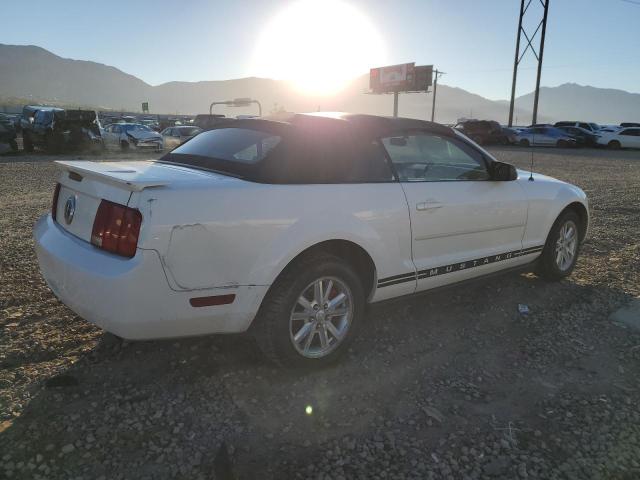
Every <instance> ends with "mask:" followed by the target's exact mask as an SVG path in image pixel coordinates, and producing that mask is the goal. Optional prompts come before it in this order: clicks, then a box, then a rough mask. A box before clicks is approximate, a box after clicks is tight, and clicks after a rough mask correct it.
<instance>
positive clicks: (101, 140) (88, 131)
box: [0, 105, 202, 153]
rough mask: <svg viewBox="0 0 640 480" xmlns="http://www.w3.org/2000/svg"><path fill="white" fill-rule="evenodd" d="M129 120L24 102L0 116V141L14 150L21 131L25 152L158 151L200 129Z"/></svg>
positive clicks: (189, 136)
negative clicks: (108, 120) (18, 111)
mask: <svg viewBox="0 0 640 480" xmlns="http://www.w3.org/2000/svg"><path fill="white" fill-rule="evenodd" d="M131 120H133V121H130V122H127V121H122V120H120V121H119V122H118V123H113V124H110V125H104V126H103V125H101V123H100V119H99V118H98V115H97V114H96V112H95V111H93V110H81V109H63V108H58V107H49V106H34V105H27V106H25V107H24V108H23V111H22V115H20V116H19V117H18V118H17V119H14V118H11V117H10V116H8V115H2V116H1V117H0V143H3V144H6V145H7V147H8V149H10V150H12V151H17V150H18V142H17V138H18V133H19V132H21V133H22V148H23V150H24V151H26V152H33V151H34V149H36V148H37V149H40V150H44V151H47V152H50V153H62V152H69V151H76V150H92V151H96V150H102V149H105V148H109V147H113V148H120V149H122V150H129V149H140V150H143V149H152V150H156V151H162V150H165V149H173V148H175V147H177V146H179V145H180V144H182V143H184V142H185V141H186V140H188V139H189V138H191V137H193V136H194V135H197V134H198V133H200V132H201V131H202V129H201V128H199V127H197V126H193V125H173V126H169V127H167V128H165V129H164V130H163V131H161V132H156V131H154V130H153V129H152V128H151V127H150V126H149V125H147V124H145V123H142V122H136V121H135V119H133V118H132V119H131Z"/></svg>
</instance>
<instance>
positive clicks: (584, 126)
mask: <svg viewBox="0 0 640 480" xmlns="http://www.w3.org/2000/svg"><path fill="white" fill-rule="evenodd" d="M578 126H579V127H581V128H584V129H585V130H591V126H590V125H589V124H588V123H579V124H578Z"/></svg>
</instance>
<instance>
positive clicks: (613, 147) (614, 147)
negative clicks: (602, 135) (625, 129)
mask: <svg viewBox="0 0 640 480" xmlns="http://www.w3.org/2000/svg"><path fill="white" fill-rule="evenodd" d="M607 147H609V150H620V148H621V147H622V145H620V142H619V141H617V140H611V141H610V142H609V143H608V144H607Z"/></svg>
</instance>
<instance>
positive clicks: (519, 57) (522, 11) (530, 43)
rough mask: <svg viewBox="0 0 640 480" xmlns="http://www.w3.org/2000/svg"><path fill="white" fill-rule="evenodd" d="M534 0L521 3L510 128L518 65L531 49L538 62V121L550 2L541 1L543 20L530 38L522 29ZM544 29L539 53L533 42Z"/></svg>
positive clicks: (535, 108) (535, 111)
mask: <svg viewBox="0 0 640 480" xmlns="http://www.w3.org/2000/svg"><path fill="white" fill-rule="evenodd" d="M531 2H532V0H528V1H527V2H526V4H525V0H521V2H520V17H519V19H518V35H517V37H516V55H515V59H514V62H513V80H512V82H511V101H510V103H509V126H510V127H511V126H512V125H513V110H514V106H515V97H516V81H517V77H518V65H519V64H520V62H521V61H522V58H523V57H524V55H525V54H526V53H527V51H528V50H529V49H531V53H533V55H534V56H535V57H536V60H537V61H538V73H537V77H536V91H535V95H534V101H533V122H532V123H537V121H538V99H539V96H540V77H541V76H542V54H543V53H544V39H545V36H546V32H547V14H548V12H549V0H539V2H540V5H542V8H543V9H544V13H543V15H542V20H540V22H539V23H538V26H537V27H536V29H535V31H534V32H533V35H531V37H529V35H528V34H527V32H526V31H525V29H524V28H523V27H522V19H523V18H524V16H525V14H526V13H527V10H529V6H530V5H531ZM540 28H542V32H541V34H540V46H539V48H538V52H539V53H538V52H536V49H535V48H534V46H533V41H534V40H535V37H536V35H537V34H538V31H540ZM522 36H524V38H525V39H526V41H527V46H526V47H525V49H524V51H523V52H522V54H521V53H520V40H521V38H522Z"/></svg>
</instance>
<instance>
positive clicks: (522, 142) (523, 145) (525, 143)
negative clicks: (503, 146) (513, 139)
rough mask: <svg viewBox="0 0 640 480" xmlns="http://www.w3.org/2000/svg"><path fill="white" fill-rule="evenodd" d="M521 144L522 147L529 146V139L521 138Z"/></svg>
mask: <svg viewBox="0 0 640 480" xmlns="http://www.w3.org/2000/svg"><path fill="white" fill-rule="evenodd" d="M520 146H521V147H528V146H529V140H527V139H526V138H523V139H522V140H520Z"/></svg>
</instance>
